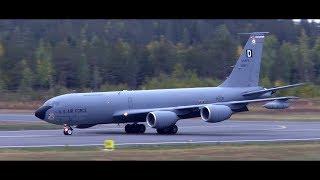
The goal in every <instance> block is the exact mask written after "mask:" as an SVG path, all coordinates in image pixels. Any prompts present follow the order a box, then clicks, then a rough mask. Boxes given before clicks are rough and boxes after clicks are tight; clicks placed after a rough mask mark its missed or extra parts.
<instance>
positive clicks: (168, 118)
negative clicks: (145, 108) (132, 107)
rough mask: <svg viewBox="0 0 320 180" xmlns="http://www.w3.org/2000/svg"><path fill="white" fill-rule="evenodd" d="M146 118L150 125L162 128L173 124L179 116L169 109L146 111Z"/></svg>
mask: <svg viewBox="0 0 320 180" xmlns="http://www.w3.org/2000/svg"><path fill="white" fill-rule="evenodd" d="M146 120H147V124H148V125H149V126H150V127H152V128H156V129H162V128H166V127H169V126H171V125H174V124H175V123H176V122H177V121H178V120H179V117H178V116H177V115H176V113H174V112H171V111H154V112H150V113H148V115H147V117H146Z"/></svg>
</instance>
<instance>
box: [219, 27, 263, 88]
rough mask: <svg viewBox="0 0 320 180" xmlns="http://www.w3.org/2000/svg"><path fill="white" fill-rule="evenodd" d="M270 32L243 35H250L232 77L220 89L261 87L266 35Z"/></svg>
mask: <svg viewBox="0 0 320 180" xmlns="http://www.w3.org/2000/svg"><path fill="white" fill-rule="evenodd" d="M268 33H269V32H252V33H241V34H250V37H249V39H248V41H247V43H246V45H245V46H244V48H243V50H242V53H241V55H240V57H239V59H238V61H237V63H236V65H235V66H234V68H233V70H232V72H231V74H230V76H229V77H228V78H227V79H226V80H225V81H224V82H223V83H222V84H221V85H220V86H219V87H254V86H259V78H260V65H261V58H262V49H263V43H264V38H265V34H268Z"/></svg>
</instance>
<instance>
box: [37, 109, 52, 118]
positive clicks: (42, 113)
mask: <svg viewBox="0 0 320 180" xmlns="http://www.w3.org/2000/svg"><path fill="white" fill-rule="evenodd" d="M50 108H52V106H42V107H40V108H39V109H37V110H36V111H35V112H34V115H35V116H36V117H37V118H39V119H42V120H44V118H45V117H46V112H47V111H48V109H50Z"/></svg>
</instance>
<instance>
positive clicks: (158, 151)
mask: <svg viewBox="0 0 320 180" xmlns="http://www.w3.org/2000/svg"><path fill="white" fill-rule="evenodd" d="M0 160H320V142H308V143H306V142H305V143H271V144H270V143H255V144H224V145H191V146H189V145H181V146H180V145H167V146H133V147H121V146H119V147H116V149H115V150H113V151H103V146H94V147H68V146H66V147H53V148H47V147H46V148H19V149H17V148H16V149H0Z"/></svg>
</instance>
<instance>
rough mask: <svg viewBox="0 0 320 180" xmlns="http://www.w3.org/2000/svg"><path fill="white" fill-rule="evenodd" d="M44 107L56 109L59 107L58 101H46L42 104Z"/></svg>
mask: <svg viewBox="0 0 320 180" xmlns="http://www.w3.org/2000/svg"><path fill="white" fill-rule="evenodd" d="M43 105H44V106H52V107H57V106H59V105H60V103H59V102H58V101H50V100H49V101H47V102H45V103H44V104H43Z"/></svg>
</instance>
